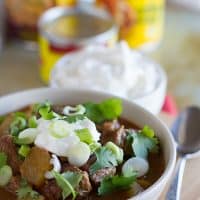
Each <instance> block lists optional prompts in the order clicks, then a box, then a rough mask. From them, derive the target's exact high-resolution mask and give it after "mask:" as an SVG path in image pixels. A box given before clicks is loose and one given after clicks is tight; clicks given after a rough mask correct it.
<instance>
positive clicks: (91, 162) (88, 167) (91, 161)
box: [81, 154, 97, 172]
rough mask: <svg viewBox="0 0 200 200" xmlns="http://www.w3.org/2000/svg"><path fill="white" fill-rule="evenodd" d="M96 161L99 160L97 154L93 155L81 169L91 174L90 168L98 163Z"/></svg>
mask: <svg viewBox="0 0 200 200" xmlns="http://www.w3.org/2000/svg"><path fill="white" fill-rule="evenodd" d="M96 159H97V158H96V156H95V154H92V155H91V156H90V158H89V159H88V161H87V162H86V163H85V164H84V165H83V166H82V167H81V169H82V170H83V171H87V172H89V169H90V166H91V165H92V164H93V163H94V162H95V161H96Z"/></svg>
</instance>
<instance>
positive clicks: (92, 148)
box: [89, 142, 101, 153]
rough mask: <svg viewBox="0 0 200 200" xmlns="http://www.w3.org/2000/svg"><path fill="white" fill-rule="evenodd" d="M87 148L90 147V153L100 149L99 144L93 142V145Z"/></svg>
mask: <svg viewBox="0 0 200 200" xmlns="http://www.w3.org/2000/svg"><path fill="white" fill-rule="evenodd" d="M89 147H90V151H91V152H92V153H94V152H95V151H96V150H97V149H99V148H100V147H101V143H99V142H93V143H91V144H89Z"/></svg>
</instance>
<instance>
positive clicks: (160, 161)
mask: <svg viewBox="0 0 200 200" xmlns="http://www.w3.org/2000/svg"><path fill="white" fill-rule="evenodd" d="M23 110H25V109H23ZM119 122H120V124H121V125H124V126H125V128H133V129H139V128H138V126H136V125H135V124H134V123H132V122H130V121H128V120H126V119H122V118H120V119H119ZM148 161H149V166H150V167H149V171H148V173H147V174H146V175H145V176H144V177H141V178H139V179H138V180H137V183H139V184H140V186H142V188H143V189H146V188H148V187H149V186H151V185H152V184H153V183H155V181H157V180H158V179H159V178H160V177H161V175H162V173H163V172H164V169H165V161H164V156H163V152H162V148H161V147H160V150H159V153H157V154H153V153H150V154H149V156H148ZM117 171H120V166H119V167H118V170H117ZM134 195H135V193H134V190H133V189H130V190H128V191H127V190H126V191H117V192H115V193H112V194H110V195H106V196H98V195H97V189H96V190H93V192H92V193H91V194H90V195H89V196H87V197H85V198H83V199H84V200H110V199H114V200H126V199H128V198H130V197H132V196H134ZM0 199H3V200H17V197H16V196H14V195H12V194H10V193H9V192H7V191H5V190H4V189H2V188H0ZM68 199H69V198H68Z"/></svg>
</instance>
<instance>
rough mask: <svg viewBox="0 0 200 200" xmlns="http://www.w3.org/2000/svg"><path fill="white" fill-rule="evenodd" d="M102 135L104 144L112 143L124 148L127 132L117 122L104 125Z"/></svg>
mask: <svg viewBox="0 0 200 200" xmlns="http://www.w3.org/2000/svg"><path fill="white" fill-rule="evenodd" d="M101 133H102V134H101V143H102V144H105V143H107V142H109V141H111V142H113V143H115V144H116V145H118V146H120V147H122V148H123V147H124V143H125V139H126V131H125V129H124V126H121V125H120V124H119V122H118V121H117V120H114V121H112V122H105V123H103V125H102V126H101Z"/></svg>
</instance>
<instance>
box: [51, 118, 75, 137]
mask: <svg viewBox="0 0 200 200" xmlns="http://www.w3.org/2000/svg"><path fill="white" fill-rule="evenodd" d="M49 131H50V134H51V135H52V136H53V137H55V138H58V139H59V138H64V137H67V136H68V135H69V134H70V133H71V132H72V128H71V125H70V124H68V123H67V122H66V121H63V120H57V121H53V122H51V124H50V125H49Z"/></svg>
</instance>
